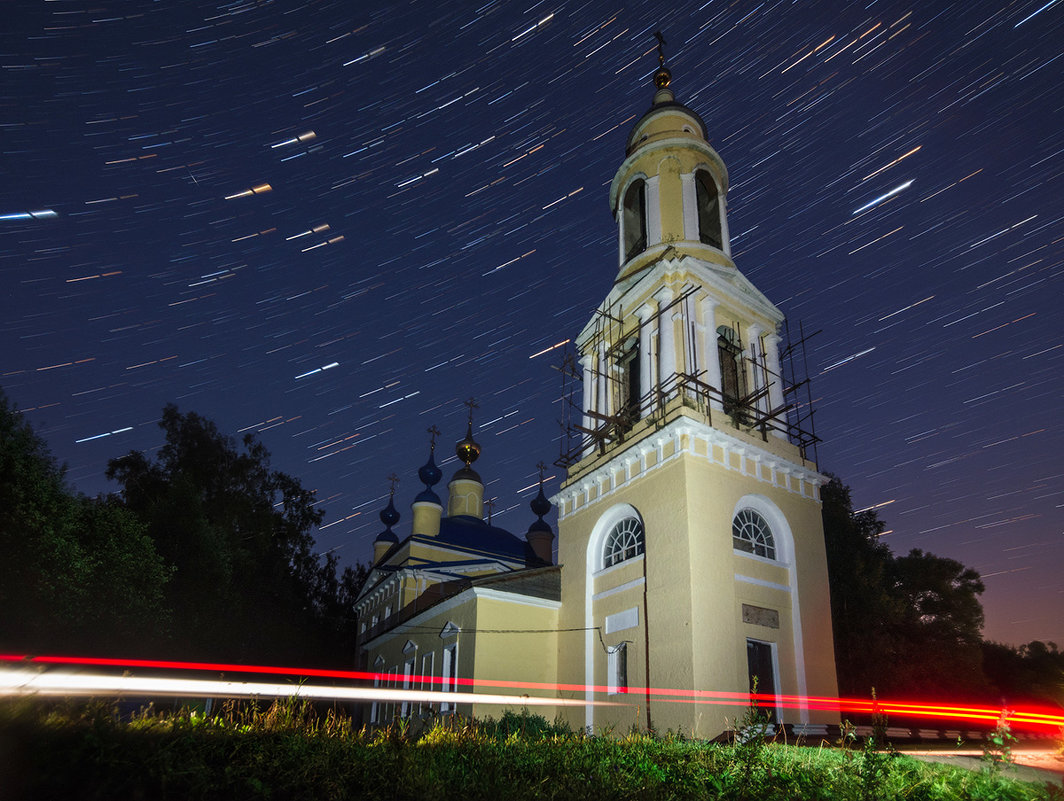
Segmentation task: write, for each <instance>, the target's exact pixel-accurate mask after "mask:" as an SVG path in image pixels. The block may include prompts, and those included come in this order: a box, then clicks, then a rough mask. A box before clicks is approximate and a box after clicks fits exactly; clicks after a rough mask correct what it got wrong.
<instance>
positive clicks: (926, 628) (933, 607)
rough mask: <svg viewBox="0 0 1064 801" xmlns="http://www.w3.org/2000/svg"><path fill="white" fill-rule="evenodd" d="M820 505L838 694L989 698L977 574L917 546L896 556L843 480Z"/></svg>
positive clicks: (833, 481)
mask: <svg viewBox="0 0 1064 801" xmlns="http://www.w3.org/2000/svg"><path fill="white" fill-rule="evenodd" d="M821 499H822V502H823V507H822V508H823V516H824V535H825V541H826V546H827V555H828V576H829V581H830V583H831V603H832V623H833V626H834V632H835V654H836V663H837V667H838V675H839V689H840V692H842V693H843V694H846V695H858V696H867V695H868V694H869V693H870V692H871V689H872V688H873V687H874V688H875V689H876V690H877V692H879V693H881V694H884V695H885V694H890V695H910V696H912V695H916V696H933V695H941V694H948V695H951V696H956V695H979V696H985V695H986V693H987V690H988V687H987V684H986V680H985V678H984V676H983V672H982V657H981V651H980V645H981V640H982V637H981V629H982V625H983V608H982V605H981V604H980V603H979V598H978V596H979V595H980V594H981V593H982V592H983V583H982V581H980V579H979V574H978V573H976V572H975V571H974V570H972V569H970V568H966V567H965V566H964V565H962V564H961V563H960V562H957V561H955V560H953V559H946V558H943V557H940V556H936V555H934V554H930V553H925V552H923V551H921V550H919V549H915V550H912V551H910V553H909V554H908V555H907V556H903V557H895V556H894V555H893V554H892V553H891V551H890V549H889V548H887V547H886V546H885V545H884V544H882V543H881V542H879V535H880V533H882V531H883V530H884V528H885V526H884V525H883V523H882V521H881V520H879V518H878V516H877V515H876V514H875V512H874V511H864V512H857V513H855V512H854V511H853V505H852V502H851V500H850V491H849V488H848V487H846V486H845V485H843V483H842V482H841V481H840V480H839V479H838V478H835V477H832V479H831V481H830V482H829V483H828V484H827V485H826V486H825V487H824V488H823V490H822V493H821Z"/></svg>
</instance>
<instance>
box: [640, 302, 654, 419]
mask: <svg viewBox="0 0 1064 801" xmlns="http://www.w3.org/2000/svg"><path fill="white" fill-rule="evenodd" d="M635 315H636V317H638V318H639V391H640V392H641V393H642V395H643V402H642V405H641V406H640V409H639V416H640V417H646V416H647V415H648V414H650V412H651V410H652V409H653V408H654V398H655V396H656V389H657V385H656V384H654V379H653V375H654V373H653V371H652V367H653V365H652V362H651V360H652V358H653V355H652V346H653V342H654V337H653V335H654V327H653V326H652V325H651V323H650V321H651V320H652V319H653V317H654V307H653V306H650V305H649V304H644V305H642V306H640V307H639V309H638V310H637V311H636V313H635Z"/></svg>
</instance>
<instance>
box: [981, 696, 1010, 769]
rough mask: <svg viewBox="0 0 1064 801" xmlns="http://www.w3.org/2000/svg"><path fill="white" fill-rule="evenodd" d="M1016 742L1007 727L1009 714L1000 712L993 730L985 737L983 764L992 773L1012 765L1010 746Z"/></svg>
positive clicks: (1008, 726)
mask: <svg viewBox="0 0 1064 801" xmlns="http://www.w3.org/2000/svg"><path fill="white" fill-rule="evenodd" d="M1015 742H1016V735H1014V734H1013V733H1012V726H1010V725H1009V712H1008V710H1007V709H1002V710H1001V715H1000V716H999V717H998V720H997V724H996V725H995V726H994V730H993V731H991V732H990V733H989V734H987V736H986V741H985V742H984V743H983V763H984V764H985V765H986V766H987V769H988V770H990V771H991V772H993V773H996V772H997V771H1000V770H1001V769H1002V768H1007V767H1009V766H1010V765H1012V764H1013V763H1014V762H1015V760H1014V759H1013V756H1012V744H1013V743H1015Z"/></svg>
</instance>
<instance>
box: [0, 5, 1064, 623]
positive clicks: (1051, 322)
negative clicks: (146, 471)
mask: <svg viewBox="0 0 1064 801" xmlns="http://www.w3.org/2000/svg"><path fill="white" fill-rule="evenodd" d="M4 27H5V30H4V32H3V33H2V34H0V68H2V71H3V82H2V84H0V104H2V109H3V112H2V114H0V149H2V150H3V159H2V166H0V169H2V175H0V275H2V277H3V288H4V291H3V293H2V296H0V297H2V300H0V303H2V315H0V326H2V329H0V330H2V335H0V345H2V347H0V353H2V359H0V386H2V387H3V389H4V391H5V392H6V393H7V394H8V395H9V396H10V398H11V399H12V400H13V401H14V402H15V403H16V404H17V405H18V406H19V408H20V409H21V410H22V411H23V412H24V414H25V415H26V418H27V419H28V420H29V421H30V423H31V424H32V425H33V426H34V427H35V429H36V430H37V431H38V433H40V434H41V435H42V436H44V437H45V438H46V440H47V441H48V443H49V444H50V446H51V448H52V450H53V453H54V454H55V456H56V457H57V459H58V460H59V461H60V462H64V463H66V464H67V465H68V474H67V475H68V479H69V481H70V482H71V483H72V485H74V486H75V487H77V488H78V489H79V490H81V491H83V492H85V493H88V494H96V493H98V492H106V491H112V490H114V489H115V486H114V485H111V484H109V482H107V481H106V479H105V478H104V469H105V466H106V463H107V460H108V459H110V458H113V457H116V456H119V455H122V454H124V453H126V452H128V451H129V450H134V449H135V450H144V451H147V452H149V453H150V452H152V451H153V449H156V448H158V447H159V446H160V445H161V432H160V430H159V428H158V427H157V425H156V423H157V420H158V419H159V416H160V413H161V410H162V408H163V406H164V404H166V403H167V402H174V403H176V404H178V406H179V408H180V409H181V410H182V411H195V412H198V413H199V414H202V415H204V416H206V417H209V418H211V419H212V420H214V421H215V422H216V423H217V424H218V425H219V427H220V428H221V429H222V430H223V431H227V432H230V433H232V434H234V435H235V434H236V433H237V432H253V433H256V434H257V435H258V436H259V437H260V438H261V440H262V441H263V442H264V443H265V445H266V446H267V447H268V448H269V450H270V451H271V453H272V454H273V465H274V466H275V467H276V468H278V469H281V470H284V471H286V472H288V473H290V474H292V475H295V476H297V477H298V478H299V479H300V480H301V481H302V482H303V484H304V485H305V486H306V487H308V488H312V489H314V490H316V492H317V497H318V502H319V507H320V508H321V509H323V510H324V512H325V515H326V519H325V523H324V524H323V526H322V528H321V530H320V531H319V533H318V542H319V545H320V548H321V551H322V552H333V553H336V554H337V555H338V556H339V557H340V559H341V561H342V562H354V561H358V560H363V561H364V560H366V559H368V558H369V557H370V554H371V553H372V546H371V543H372V540H373V538H374V537H375V536H376V534H377V533H378V530H379V528H380V524H379V522H378V520H377V514H376V513H377V511H378V510H379V509H380V507H382V506H383V505H384V503H386V500H385V499H386V497H387V495H388V488H389V486H388V482H387V480H386V478H385V477H386V476H387V475H388V474H390V473H392V472H393V471H394V472H396V473H397V474H398V475H399V476H400V477H401V479H402V481H401V483H400V484H399V487H398V489H397V495H396V503H397V506H399V507H400V509H401V510H405V511H404V520H403V521H402V522H401V523H400V524H399V527H400V529H401V528H402V527H403V526H404V525H408V524H409V519H410V515H409V504H410V503H411V502H412V501H413V499H414V496H415V495H416V494H417V492H418V491H419V490H420V489H421V487H420V484H419V482H418V481H417V475H416V471H417V467H418V466H419V465H421V464H422V463H423V462H424V460H425V457H426V455H427V450H428V442H429V436H428V434H427V433H426V429H427V428H428V427H429V426H431V425H437V426H438V427H439V428H440V429H441V430H442V432H443V436H442V438H441V449H442V450H441V455H447V454H449V453H450V447H449V444H448V443H451V442H454V441H456V440H458V439H460V438H461V437H462V436H463V435H464V433H465V413H466V410H465V408H464V407H463V406H462V400H464V399H465V398H467V397H469V396H470V395H475V396H476V398H477V399H478V402H479V403H480V408H479V409H478V411H477V415H476V419H475V423H476V425H477V430H476V435H477V438H478V441H479V442H480V444H481V446H482V447H483V455H482V457H481V459H480V461H479V462H478V464H477V469H478V471H479V472H480V473H481V475H482V476H483V477H484V480H485V483H486V485H487V489H486V495H487V496H488V497H494V498H496V499H497V502H496V506H495V509H494V511H493V515H494V522H495V523H496V524H497V525H501V526H503V527H506V528H508V529H510V530H513V531H515V532H517V533H523V532H524V531H525V529H527V527H528V525H529V523H531V522H532V521H533V520H534V519H535V518H534V516H533V515H532V514H531V512H530V511H529V510H528V506H527V503H528V501H529V500H531V497H532V495H534V494H535V487H536V479H537V478H538V471H537V469H536V464H537V463H538V462H540V461H541V460H543V461H546V462H548V463H549V462H550V461H551V460H552V459H553V458H555V457H556V456H557V455H558V451H559V438H560V431H559V424H558V422H557V421H558V419H559V417H560V416H561V410H560V408H559V406H558V399H559V397H560V395H561V380H560V378H559V374H558V372H557V371H555V370H553V369H551V366H552V365H557V364H558V363H559V361H560V358H561V354H562V353H563V352H564V349H565V347H566V346H567V342H566V341H567V340H568V339H571V338H573V337H575V336H576V334H577V333H579V331H580V329H581V328H582V327H583V325H584V324H585V323H586V321H587V320H588V318H589V317H590V315H591V313H592V311H593V309H594V308H595V306H596V305H597V304H598V302H599V301H600V300H601V299H602V297H603V296H604V295H605V294H606V292H607V291H608V289H609V287H610V285H611V283H612V280H613V278H614V276H615V274H616V270H617V243H616V232H615V227H614V222H613V220H612V218H611V216H610V212H609V208H608V202H607V194H608V188H609V183H610V181H611V179H612V177H613V174H614V172H615V170H616V169H617V167H618V166H619V165H620V163H621V161H622V160H623V157H624V143H625V137H626V136H627V134H628V131H629V129H630V126H631V125H632V123H633V122H634V120H635V119H636V118H637V117H638V115H640V114H642V113H643V112H644V111H645V110H646V109H647V108H648V107H649V105H650V100H651V96H652V93H653V90H652V87H651V84H650V75H651V73H652V72H653V70H654V69H655V68H656V67H657V60H656V58H655V56H654V50H655V47H656V43H655V42H654V39H653V31H655V30H659V29H660V30H662V31H664V33H665V35H666V37H667V38H668V40H669V46H668V48H667V50H668V53H669V66H670V68H671V69H672V71H673V75H674V81H673V85H672V86H673V88H674V89H675V91H676V95H677V99H678V100H679V101H681V102H683V103H685V104H687V105H688V106H690V107H691V108H693V109H694V110H695V111H697V112H699V114H701V116H702V117H703V118H704V119H705V120H706V123H707V126H708V130H709V138H710V142H711V144H712V145H713V146H714V148H715V149H716V150H717V152H719V153H720V155H721V157H722V158H723V159H724V162H725V163H726V164H727V166H728V171H729V175H730V178H731V188H730V191H729V196H728V202H729V227H730V230H731V232H732V244H733V256H734V260H735V262H736V264H737V266H738V267H739V269H740V270H741V271H742V272H743V273H744V274H745V275H746V276H747V277H748V278H750V280H751V281H753V283H754V284H755V285H757V287H758V288H759V289H760V290H761V291H763V292H764V293H765V294H766V295H767V296H768V297H769V298H770V299H772V300H773V301H774V302H775V303H776V304H777V305H778V306H780V308H781V309H782V310H783V311H784V313H786V314H787V316H788V318H789V321H790V322H791V325H792V330H793V329H794V327H795V326H796V324H797V323H799V322H801V324H802V326H803V328H804V330H805V331H807V332H814V331H819V332H820V333H818V334H816V335H815V336H813V337H811V338H810V340H809V346H808V352H807V358H808V366H807V372H808V374H809V375H810V377H811V378H812V382H813V383H812V387H813V392H814V404H815V407H816V410H817V411H816V429H817V433H818V435H819V436H820V437H821V438H822V439H823V443H822V444H821V445H820V447H819V460H820V462H819V464H820V467H821V468H822V469H823V470H829V471H831V472H834V473H836V474H838V475H839V476H840V477H841V478H842V479H843V480H844V481H845V482H846V483H848V484H849V485H850V486H851V487H852V488H853V491H854V501H855V505H856V506H858V507H864V508H873V507H875V508H877V510H878V511H879V512H880V514H881V515H882V517H883V518H884V520H885V521H886V523H887V525H888V528H889V529H890V533H889V534H888V535H887V538H886V540H885V541H886V542H888V543H889V544H890V545H891V547H892V548H893V549H894V550H895V552H898V553H905V552H907V551H908V550H909V549H911V548H917V547H918V548H922V549H925V550H929V551H932V552H934V553H936V554H940V555H942V556H948V557H952V558H956V559H958V560H960V561H961V562H963V563H965V564H966V565H969V566H971V567H973V568H975V569H976V570H978V571H979V572H980V573H981V574H982V576H983V578H984V580H985V583H986V587H987V589H986V593H985V594H984V595H983V603H984V607H985V609H986V615H987V625H986V630H985V633H986V635H987V636H988V637H989V638H992V639H997V640H1001V641H1005V642H1010V643H1021V642H1025V641H1028V640H1031V639H1035V638H1039V639H1044V640H1055V641H1057V642H1061V643H1064V569H1062V568H1064V460H1062V459H1061V456H1060V454H1061V453H1064V437H1062V433H1064V425H1062V422H1061V419H1062V417H1064V415H1062V411H1064V326H1062V312H1061V297H1064V295H1062V288H1061V273H1062V269H1061V268H1062V255H1061V253H1062V247H1061V245H1062V242H1064V191H1062V178H1064V113H1062V111H1064V93H1062V92H1061V91H1060V86H1061V85H1062V82H1064V81H1062V77H1064V76H1062V74H1061V71H1062V68H1064V59H1062V58H1061V56H1062V55H1064V54H1062V52H1061V43H1062V42H1064V4H1061V3H1058V2H1056V1H1055V0H1054V2H1049V3H1045V2H1044V0H1034V2H1027V1H1026V0H1013V1H1012V2H1007V3H1005V4H1001V3H990V2H986V1H985V0H973V1H972V2H966V3H946V2H936V3H930V4H928V3H923V4H915V3H905V2H901V1H900V0H881V2H873V3H870V4H849V3H833V2H818V3H812V4H810V3H805V4H792V3H784V2H766V3H761V4H753V3H730V4H729V3H725V2H720V1H719V0H716V1H714V0H711V2H707V3H675V4H667V5H662V4H655V3H646V2H636V3H631V4H622V5H620V6H618V5H609V4H604V3H601V2H599V1H598V0H587V1H586V2H560V1H559V2H550V1H549V0H542V1H541V2H528V3H525V4H521V3H502V2H499V1H498V0H491V1H490V2H486V3H483V4H476V3H469V4H466V3H448V4H442V5H441V4H438V3H432V2H424V0H413V2H406V3H392V4H377V5H376V6H373V7H370V6H364V5H363V4H351V3H341V2H327V1H324V2H305V3H290V4H289V3H279V2H254V3H253V2H241V1H240V0H237V2H226V3H222V2H214V3H208V2H197V1H196V0H189V1H188V2H181V3H150V2H145V1H144V0H134V2H129V3H113V2H110V1H109V0H103V3H102V4H99V3H98V4H95V5H94V6H93V7H91V8H88V7H85V6H84V5H82V4H77V3H73V2H65V1H64V0H55V1H54V2H38V3H19V4H17V6H16V7H12V9H9V10H8V14H7V19H6V21H5V26H4ZM456 467H457V463H456V460H455V459H454V458H453V457H452V458H451V460H450V461H449V462H448V463H446V464H445V465H444V471H445V473H448V474H449V473H450V472H453V470H454V469H455V468H456ZM561 477H562V476H561V473H560V471H559V470H557V469H555V470H553V471H552V472H551V473H549V474H548V478H549V482H548V490H555V489H557V487H558V485H559V481H560V479H561Z"/></svg>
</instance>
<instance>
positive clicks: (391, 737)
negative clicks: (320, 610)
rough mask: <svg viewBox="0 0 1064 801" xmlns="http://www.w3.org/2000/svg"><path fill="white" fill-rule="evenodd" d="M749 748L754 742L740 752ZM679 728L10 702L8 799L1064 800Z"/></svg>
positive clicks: (4, 788)
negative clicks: (598, 731)
mask: <svg viewBox="0 0 1064 801" xmlns="http://www.w3.org/2000/svg"><path fill="white" fill-rule="evenodd" d="M744 749H745V750H744ZM865 759H869V756H868V754H867V753H864V752H862V751H857V750H854V749H850V750H839V749H833V748H813V747H796V746H785V745H778V744H771V743H770V744H766V745H758V746H756V748H754V747H751V746H750V744H749V743H744V742H739V741H737V742H735V743H732V744H711V743H704V742H698V741H692V740H687V739H685V738H683V737H680V736H677V735H671V734H670V735H665V736H657V737H651V736H647V735H644V734H638V733H633V734H630V735H628V736H624V737H619V738H613V737H600V736H587V735H586V734H584V733H582V732H573V731H570V730H569V729H568V728H566V727H565V726H562V725H557V724H551V723H549V722H547V721H546V720H545V719H543V718H542V717H539V716H533V715H527V714H511V713H508V714H506V715H504V716H503V717H502V718H501V719H499V720H490V721H483V722H477V721H471V720H462V719H458V718H443V719H439V720H437V721H435V722H432V723H431V724H430V725H426V726H424V727H419V726H417V725H416V724H414V725H410V724H406V723H399V722H396V723H394V724H392V725H390V726H386V727H383V728H379V729H377V730H374V731H370V730H366V729H358V728H356V727H354V726H352V724H351V721H350V719H349V718H347V717H346V716H345V715H343V714H342V713H340V712H337V711H335V710H325V711H322V710H319V709H315V708H314V707H313V706H311V705H309V704H307V703H306V702H300V701H289V702H285V703H276V704H273V705H270V706H268V707H266V706H256V705H254V704H247V703H241V704H237V703H230V704H226V705H225V706H223V708H222V709H221V710H220V711H219V712H218V713H217V714H215V715H211V716H204V715H202V714H198V713H194V712H191V711H188V710H179V711H172V712H163V711H159V710H148V711H147V712H145V713H142V714H138V715H135V716H133V717H132V718H129V717H125V718H123V717H122V716H120V715H118V714H116V710H115V709H113V708H112V707H110V706H108V705H105V704H94V705H87V706H86V705H69V704H63V705H54V704H46V703H44V702H40V701H20V702H17V703H8V704H6V705H3V706H0V799H4V801H6V799H9V798H10V799H23V798H24V799H55V798H88V799H96V798H98V799H108V800H110V799H122V798H149V799H186V798H187V799H245V798H247V799H252V798H256V799H257V798H264V799H265V798H269V799H304V798H305V799H316V800H321V799H325V800H327V799H424V798H462V799H469V800H470V801H474V800H475V799H486V800H487V799H490V801H500V799H559V800H564V799H575V800H577V801H589V799H596V801H597V799H640V800H642V799H648V800H650V801H655V800H656V799H744V798H757V799H787V800H788V801H790V800H791V799H871V798H882V799H894V798H905V799H910V800H911V801H921V800H922V799H928V800H930V799H935V801H952V800H953V799H957V800H958V801H959V800H960V799H973V800H974V799H980V801H982V800H983V799H1001V800H1002V801H1008V800H1011V799H1016V800H1017V801H1019V800H1020V799H1061V798H1064V793H1060V792H1059V791H1056V790H1054V789H1053V788H1050V787H1049V786H1047V785H1043V786H1041V787H1040V786H1038V785H1034V784H1028V783H1024V782H1017V781H1014V780H1011V779H1009V778H1007V776H1003V775H993V774H991V773H990V772H986V771H984V772H970V771H964V770H959V769H955V768H950V767H946V766H941V765H928V764H924V763H920V762H916V761H914V760H912V759H909V758H906V757H902V756H898V757H891V758H890V759H885V760H876V764H875V770H874V773H872V774H871V778H872V781H870V779H869V775H870V774H869V772H868V771H867V770H865V771H864V772H862V766H863V763H862V761H861V760H865Z"/></svg>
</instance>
